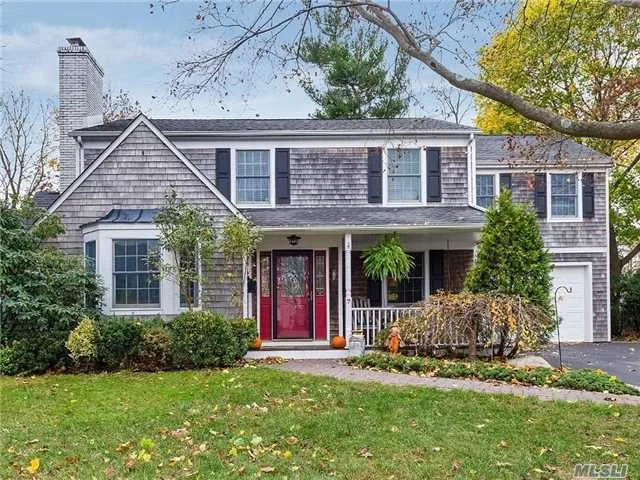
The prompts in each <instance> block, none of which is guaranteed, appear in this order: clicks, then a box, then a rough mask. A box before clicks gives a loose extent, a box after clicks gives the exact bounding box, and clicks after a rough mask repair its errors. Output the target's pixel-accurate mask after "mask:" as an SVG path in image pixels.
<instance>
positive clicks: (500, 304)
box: [398, 292, 553, 357]
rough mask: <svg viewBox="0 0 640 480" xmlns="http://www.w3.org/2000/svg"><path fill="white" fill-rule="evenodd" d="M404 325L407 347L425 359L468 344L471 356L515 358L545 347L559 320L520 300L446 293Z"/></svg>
mask: <svg viewBox="0 0 640 480" xmlns="http://www.w3.org/2000/svg"><path fill="white" fill-rule="evenodd" d="M398 325H399V327H400V332H401V335H402V339H403V340H404V342H405V343H406V344H407V345H411V346H413V347H414V348H415V349H417V350H418V351H420V352H422V353H429V352H431V351H433V350H434V349H436V348H438V347H440V346H447V345H460V344H465V343H466V344H468V349H469V355H470V356H475V355H476V353H477V347H478V346H480V347H481V348H486V349H488V350H489V353H490V354H491V355H497V356H501V357H511V356H513V355H515V354H516V353H517V352H518V351H520V350H530V349H534V348H536V347H538V346H539V345H541V344H543V343H544V342H545V340H546V338H547V335H548V333H549V332H550V330H551V328H552V327H553V320H552V319H551V318H550V317H549V316H548V314H547V313H546V312H545V310H544V309H542V308H540V307H539V306H537V305H535V304H534V303H532V302H530V301H528V300H526V299H524V298H522V297H519V296H515V295H489V294H474V293H470V292H461V293H444V292H441V293H437V294H434V295H431V296H430V297H429V299H427V300H425V301H424V302H423V303H421V304H419V306H418V309H417V311H416V312H414V313H412V314H410V315H406V316H404V317H402V318H400V319H399V321H398Z"/></svg>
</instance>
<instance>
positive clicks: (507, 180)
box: [500, 173, 511, 190]
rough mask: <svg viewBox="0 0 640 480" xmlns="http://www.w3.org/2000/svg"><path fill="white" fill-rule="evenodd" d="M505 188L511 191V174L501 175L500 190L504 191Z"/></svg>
mask: <svg viewBox="0 0 640 480" xmlns="http://www.w3.org/2000/svg"><path fill="white" fill-rule="evenodd" d="M503 188H506V189H508V190H511V174H510V173H501V174H500V190H502V189H503Z"/></svg>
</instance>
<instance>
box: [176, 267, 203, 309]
mask: <svg viewBox="0 0 640 480" xmlns="http://www.w3.org/2000/svg"><path fill="white" fill-rule="evenodd" d="M195 262H198V264H197V269H196V270H195V271H196V272H197V273H200V259H199V258H198V257H197V256H194V255H190V256H183V257H181V258H180V266H181V271H188V272H193V271H194V269H193V266H194V265H195ZM183 269H188V270H183ZM186 283H187V282H183V283H182V284H181V285H180V308H186V307H188V306H189V302H187V296H186V295H185V293H187V292H188V294H189V299H190V300H191V307H198V306H200V284H199V283H198V282H197V281H191V282H188V283H189V286H188V287H187V286H186ZM187 289H188V290H187Z"/></svg>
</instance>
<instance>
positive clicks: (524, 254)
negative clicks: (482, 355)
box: [465, 190, 552, 313]
mask: <svg viewBox="0 0 640 480" xmlns="http://www.w3.org/2000/svg"><path fill="white" fill-rule="evenodd" d="M465 288H467V289H468V290H469V291H471V292H475V293H490V294H504V295H516V296H519V297H522V298H526V299H527V300H529V301H530V302H533V303H534V304H536V305H538V306H539V307H540V308H542V309H543V310H545V311H546V312H547V313H551V312H552V309H551V293H550V290H551V258H550V255H549V253H548V252H547V250H546V248H545V246H544V242H543V241H542V236H541V235H540V228H539V226H538V223H537V220H536V214H535V212H533V210H532V209H531V208H530V207H529V206H525V205H519V204H516V203H514V202H513V201H512V200H511V192H510V191H508V190H503V191H502V193H501V194H500V195H499V196H498V198H497V200H496V203H495V205H494V207H493V208H491V209H489V211H488V212H487V223H486V225H485V226H484V227H483V228H482V235H481V237H480V242H479V244H478V253H477V258H476V261H475V262H474V264H473V266H472V267H471V269H470V270H469V273H468V275H467V278H466V280H465Z"/></svg>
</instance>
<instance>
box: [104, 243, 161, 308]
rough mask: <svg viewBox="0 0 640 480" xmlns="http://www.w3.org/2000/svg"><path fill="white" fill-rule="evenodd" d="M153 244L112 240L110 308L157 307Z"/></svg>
mask: <svg viewBox="0 0 640 480" xmlns="http://www.w3.org/2000/svg"><path fill="white" fill-rule="evenodd" d="M158 252H159V250H158V241H157V240H146V239H145V240H113V284H114V287H115V288H114V290H115V292H114V293H115V297H114V302H113V303H114V307H139V308H155V307H160V279H159V273H160V272H159V270H158V254H159V253H158Z"/></svg>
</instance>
